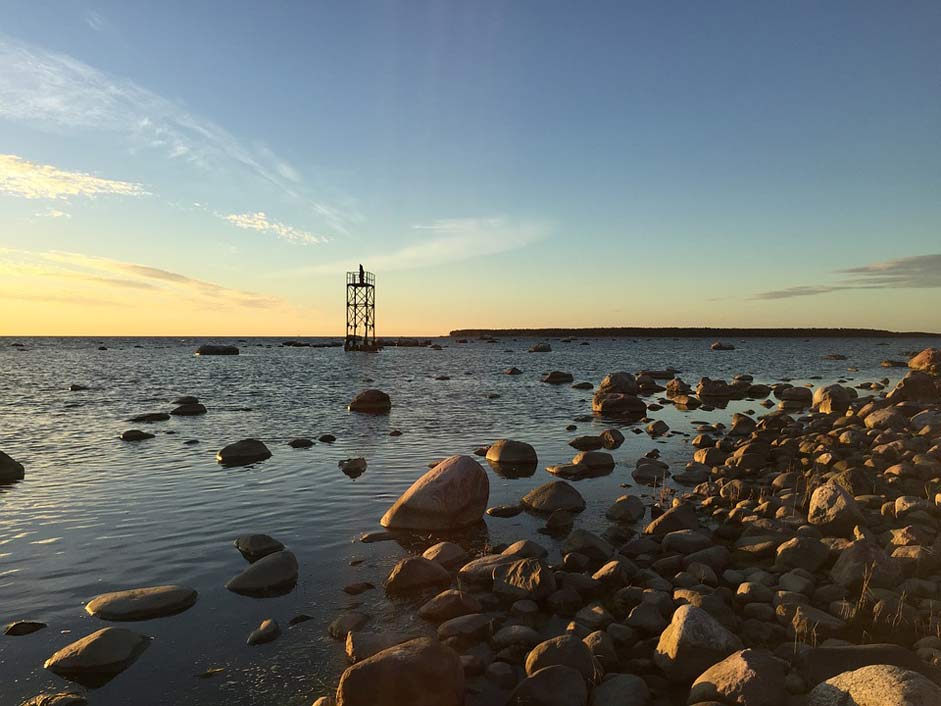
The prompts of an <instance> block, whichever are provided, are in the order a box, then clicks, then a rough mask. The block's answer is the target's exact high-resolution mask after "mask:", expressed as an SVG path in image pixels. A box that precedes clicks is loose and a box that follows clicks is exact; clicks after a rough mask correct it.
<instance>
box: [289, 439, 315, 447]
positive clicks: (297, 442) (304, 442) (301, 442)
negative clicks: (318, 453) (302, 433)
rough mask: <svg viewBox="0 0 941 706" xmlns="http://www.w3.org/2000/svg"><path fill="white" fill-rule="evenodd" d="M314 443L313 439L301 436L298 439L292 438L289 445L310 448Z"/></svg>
mask: <svg viewBox="0 0 941 706" xmlns="http://www.w3.org/2000/svg"><path fill="white" fill-rule="evenodd" d="M313 445H314V442H313V441H311V440H310V439H305V438H303V437H300V438H297V439H291V440H290V441H289V442H288V446H290V447H291V448H292V449H309V448H310V447H311V446H313Z"/></svg>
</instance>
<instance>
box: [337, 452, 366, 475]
mask: <svg viewBox="0 0 941 706" xmlns="http://www.w3.org/2000/svg"><path fill="white" fill-rule="evenodd" d="M337 466H339V468H340V470H341V471H343V473H345V474H346V475H348V476H349V477H350V478H359V477H360V476H361V475H363V474H364V473H365V472H366V459H365V458H361V457H358V458H346V459H343V460H342V461H340V462H338V463H337Z"/></svg>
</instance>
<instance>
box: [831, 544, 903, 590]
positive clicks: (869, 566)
mask: <svg viewBox="0 0 941 706" xmlns="http://www.w3.org/2000/svg"><path fill="white" fill-rule="evenodd" d="M830 578H831V579H832V580H833V582H834V583H836V584H839V585H840V586H843V587H844V588H848V589H851V590H858V589H859V588H861V587H862V586H863V584H864V583H866V584H868V585H869V586H870V587H871V588H895V587H896V586H897V584H898V583H899V582H900V581H901V580H902V568H901V565H900V564H899V561H898V559H895V558H893V557H891V556H889V555H888V554H887V553H886V552H885V550H884V549H882V547H880V546H878V545H877V544H874V543H872V542H869V541H866V540H863V541H857V542H853V543H851V544H850V545H849V546H848V547H846V548H845V549H843V551H841V552H840V555H839V557H837V560H836V562H834V564H833V568H831V569H830Z"/></svg>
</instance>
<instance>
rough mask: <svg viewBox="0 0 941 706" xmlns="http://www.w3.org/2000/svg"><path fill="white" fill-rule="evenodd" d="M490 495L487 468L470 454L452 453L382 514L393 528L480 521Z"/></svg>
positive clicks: (445, 526) (434, 527) (432, 527)
mask: <svg viewBox="0 0 941 706" xmlns="http://www.w3.org/2000/svg"><path fill="white" fill-rule="evenodd" d="M489 498H490V480H489V479H488V477H487V473H486V471H484V469H483V468H482V467H481V465H480V464H479V463H477V461H475V460H474V459H473V458H471V457H470V456H451V457H449V458H447V459H445V460H444V461H442V462H441V463H439V464H438V465H437V466H435V467H434V468H432V469H431V470H430V471H428V472H427V473H425V474H424V475H423V476H422V477H421V478H419V479H418V480H417V481H415V483H413V484H412V486H411V487H410V488H409V489H408V490H406V491H405V493H403V494H402V496H401V497H399V499H398V500H396V501H395V503H394V504H393V505H392V507H391V508H389V510H388V511H387V512H386V514H385V515H383V516H382V519H381V520H380V523H381V524H382V526H383V527H388V528H390V529H408V530H443V529H453V528H457V527H465V526H467V525H471V524H474V523H476V522H479V521H480V520H481V519H482V517H483V513H484V509H485V508H486V507H487V501H488V500H489Z"/></svg>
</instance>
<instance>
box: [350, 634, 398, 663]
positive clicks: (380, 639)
mask: <svg viewBox="0 0 941 706" xmlns="http://www.w3.org/2000/svg"><path fill="white" fill-rule="evenodd" d="M413 639H415V638H414V636H411V635H402V634H400V633H393V632H385V633H382V634H376V633H366V632H355V631H354V632H350V633H347V636H346V656H347V658H348V659H349V660H350V662H352V663H356V662H362V661H363V660H364V659H369V658H370V657H372V656H373V655H375V654H379V653H380V652H382V651H383V650H387V649H389V648H390V647H395V646H396V645H401V644H402V643H403V642H408V641H409V640H413Z"/></svg>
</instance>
